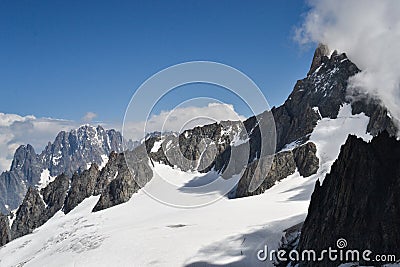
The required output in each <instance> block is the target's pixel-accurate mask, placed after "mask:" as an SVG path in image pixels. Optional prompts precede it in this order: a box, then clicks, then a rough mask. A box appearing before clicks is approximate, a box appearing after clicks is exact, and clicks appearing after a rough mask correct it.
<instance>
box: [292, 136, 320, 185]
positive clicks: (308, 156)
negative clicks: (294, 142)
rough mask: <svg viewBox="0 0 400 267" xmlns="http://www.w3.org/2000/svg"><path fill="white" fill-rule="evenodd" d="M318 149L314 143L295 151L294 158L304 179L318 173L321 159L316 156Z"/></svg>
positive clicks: (308, 143)
mask: <svg viewBox="0 0 400 267" xmlns="http://www.w3.org/2000/svg"><path fill="white" fill-rule="evenodd" d="M316 153H317V147H316V146H315V144H314V143H313V142H307V143H306V144H304V145H302V146H299V147H296V148H294V149H293V157H294V161H295V162H296V167H297V170H298V171H299V173H300V175H301V176H303V177H308V176H310V175H313V174H315V173H317V171H318V167H319V159H318V158H317V156H316Z"/></svg>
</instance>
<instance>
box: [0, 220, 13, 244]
mask: <svg viewBox="0 0 400 267" xmlns="http://www.w3.org/2000/svg"><path fill="white" fill-rule="evenodd" d="M10 240H11V230H10V224H9V221H8V218H7V216H6V215H3V214H1V213H0V247H1V246H3V245H5V244H7V243H8V242H10Z"/></svg>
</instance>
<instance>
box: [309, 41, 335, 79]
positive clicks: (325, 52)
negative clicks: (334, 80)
mask: <svg viewBox="0 0 400 267" xmlns="http://www.w3.org/2000/svg"><path fill="white" fill-rule="evenodd" d="M329 54H330V50H329V48H328V46H327V45H325V44H321V43H320V44H318V47H317V48H316V49H315V52H314V57H313V60H312V63H311V67H310V70H309V71H308V75H309V74H311V73H313V72H314V71H315V70H316V69H317V68H318V67H319V66H321V64H322V63H323V62H324V59H325V60H326V59H328V58H329Z"/></svg>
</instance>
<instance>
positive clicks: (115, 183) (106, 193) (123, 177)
mask: <svg viewBox="0 0 400 267" xmlns="http://www.w3.org/2000/svg"><path fill="white" fill-rule="evenodd" d="M144 150H145V145H141V146H139V147H137V148H136V149H134V150H133V151H131V152H130V151H126V152H125V153H123V154H120V155H118V156H116V157H115V160H113V161H110V162H109V163H110V164H109V165H110V166H106V167H105V169H104V170H103V171H102V173H101V174H100V176H99V179H98V180H97V181H98V184H103V185H105V187H104V188H103V189H101V190H99V191H98V192H100V191H101V196H100V199H99V201H98V202H97V204H96V206H95V207H94V208H93V211H100V210H103V209H106V208H109V207H112V206H115V205H118V204H121V203H124V202H126V201H128V200H129V199H130V198H131V197H132V195H133V194H134V193H136V192H137V191H138V190H139V189H140V188H142V187H143V186H144V185H145V184H146V183H147V182H149V181H150V179H151V178H152V177H153V171H152V170H151V168H150V166H149V165H148V157H147V153H146V152H144ZM127 162H130V164H129V167H130V168H132V169H131V170H130V169H129V167H128V165H127ZM107 165H108V164H107ZM112 165H114V166H112ZM109 172H111V173H112V174H111V175H113V179H112V180H108V181H109V182H108V181H107V182H104V181H106V179H105V178H104V177H105V173H109Z"/></svg>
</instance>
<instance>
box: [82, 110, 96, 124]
mask: <svg viewBox="0 0 400 267" xmlns="http://www.w3.org/2000/svg"><path fill="white" fill-rule="evenodd" d="M96 117H97V114H96V113H94V112H91V111H89V112H87V113H86V114H85V116H83V117H82V121H84V122H91V121H93V119H94V118H96Z"/></svg>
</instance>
